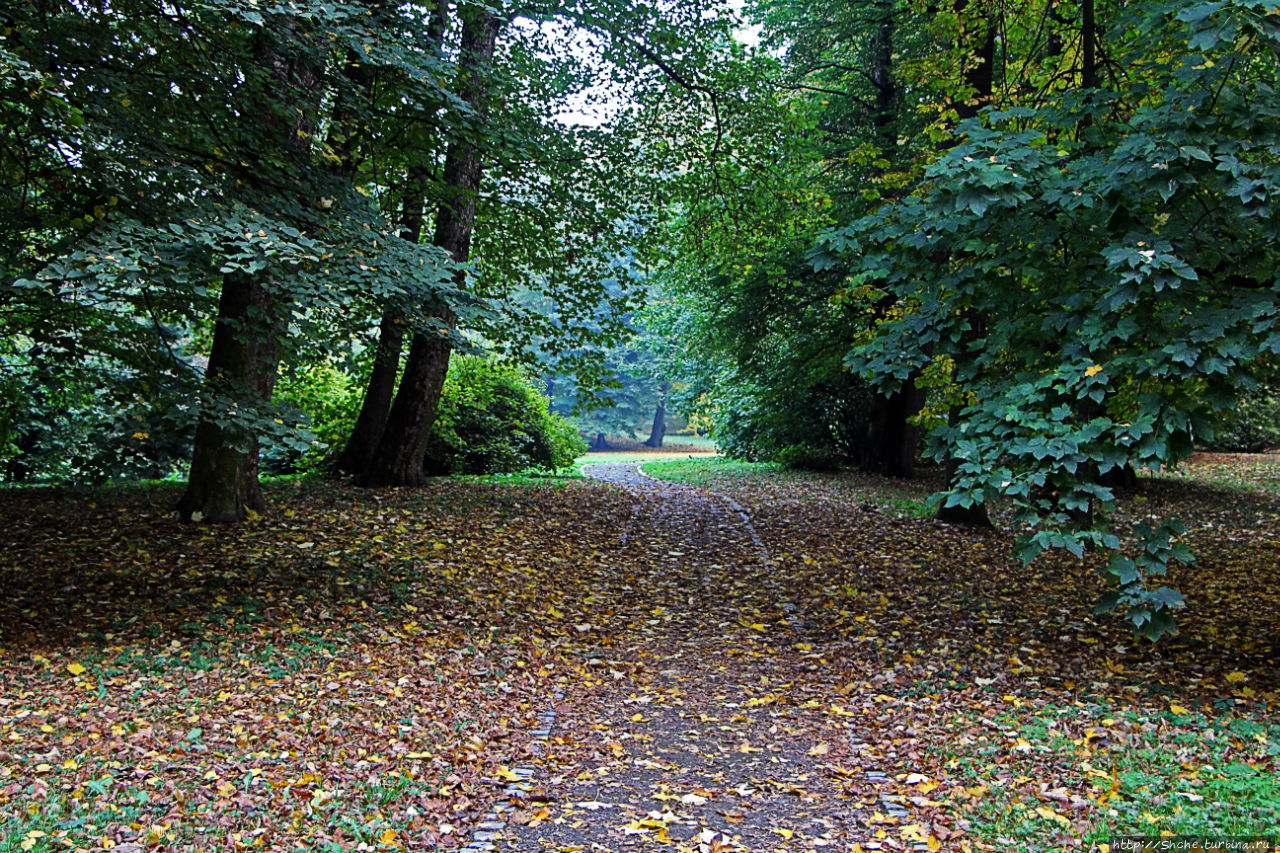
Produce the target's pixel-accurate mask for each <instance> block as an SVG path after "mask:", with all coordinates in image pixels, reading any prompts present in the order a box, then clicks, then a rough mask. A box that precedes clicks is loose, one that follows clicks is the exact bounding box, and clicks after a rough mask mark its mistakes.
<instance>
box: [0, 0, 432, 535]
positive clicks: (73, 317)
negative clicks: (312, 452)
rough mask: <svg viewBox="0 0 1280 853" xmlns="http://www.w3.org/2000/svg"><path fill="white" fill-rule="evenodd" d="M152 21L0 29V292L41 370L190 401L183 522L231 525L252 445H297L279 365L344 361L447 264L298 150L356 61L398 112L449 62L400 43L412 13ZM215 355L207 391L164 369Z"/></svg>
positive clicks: (250, 11)
mask: <svg viewBox="0 0 1280 853" xmlns="http://www.w3.org/2000/svg"><path fill="white" fill-rule="evenodd" d="M153 12H154V10H152V9H151V8H150V7H148V8H146V9H143V8H141V7H136V6H135V5H133V4H130V3H128V2H126V3H124V4H123V5H120V4H116V5H113V6H112V7H110V8H107V7H93V6H76V5H62V6H57V7H56V9H54V11H53V13H52V14H43V13H38V10H37V9H36V7H34V6H28V7H23V8H22V9H21V10H18V13H17V14H16V16H15V17H14V19H13V21H12V23H13V26H12V27H10V28H9V29H7V30H6V44H5V50H6V52H5V54H4V63H5V66H4V70H5V75H4V92H5V94H4V99H5V102H6V103H12V104H14V105H19V106H18V108H17V109H16V110H15V111H14V119H13V121H11V122H7V123H6V124H5V125H4V133H5V134H6V136H7V138H8V139H9V140H13V141H15V142H16V143H17V144H16V145H15V146H14V147H12V148H10V147H8V146H5V150H6V155H5V156H6V158H7V159H6V163H5V165H6V168H11V169H12V170H15V171H14V173H15V174H17V175H18V176H19V177H20V180H19V188H20V191H19V193H18V195H17V200H18V203H17V204H16V205H15V206H14V208H12V209H11V211H10V215H8V216H7V217H6V218H5V219H4V221H3V234H4V237H3V239H4V241H5V244H6V245H7V246H10V247H21V248H15V249H14V251H13V252H12V253H7V254H6V258H5V263H6V268H5V278H4V280H3V281H2V282H0V285H2V286H3V288H4V294H3V295H4V298H5V302H6V304H7V305H9V306H11V307H14V308H15V310H14V311H13V312H12V313H10V314H9V315H8V316H7V319H12V320H14V321H15V325H14V326H13V327H11V328H17V329H19V330H20V334H19V337H18V341H19V342H20V346H23V347H26V348H28V349H29V348H30V347H31V346H35V347H39V346H40V344H39V341H38V338H40V337H44V336H47V337H48V338H49V339H50V340H51V341H53V340H56V341H57V342H58V343H57V347H56V350H55V351H53V352H50V353H49V355H50V357H53V358H60V359H65V360H66V361H67V363H68V364H76V363H77V362H79V363H81V364H84V363H86V362H87V363H89V364H92V363H94V362H95V361H99V360H100V361H101V362H102V363H105V364H113V365H122V366H124V367H125V368H126V370H125V371H124V372H125V373H128V374H132V375H133V377H134V378H135V380H145V383H146V385H150V386H152V388H159V389H162V390H163V392H164V393H163V395H161V393H159V392H156V391H153V392H152V394H154V395H155V396H154V397H152V398H149V399H147V400H145V401H142V402H145V403H149V404H156V408H157V409H159V406H158V404H159V403H160V402H161V400H160V399H158V398H160V397H161V396H163V397H164V398H165V399H168V398H176V399H178V400H179V401H182V402H181V407H184V408H185V412H186V421H187V423H188V424H190V425H191V426H194V424H195V422H197V421H198V422H199V423H200V426H199V428H198V429H197V451H196V454H195V456H196V459H195V464H194V465H193V469H192V472H193V476H192V479H191V483H190V488H189V490H188V494H187V496H186V498H185V499H184V501H183V511H184V514H185V515H187V517H193V518H197V517H198V518H204V519H220V520H221V519H235V518H238V517H241V516H242V515H243V513H244V511H245V510H246V509H248V508H251V507H252V506H253V505H254V504H256V503H257V502H258V500H259V498H258V495H257V486H256V464H255V461H254V460H255V450H254V446H255V443H256V442H257V441H258V440H259V439H260V438H262V437H263V436H266V437H268V438H270V439H272V440H284V441H290V442H294V443H296V444H299V445H303V444H305V438H304V436H302V435H300V434H299V433H298V432H297V431H296V430H295V429H294V428H293V425H291V424H287V423H284V422H283V419H281V418H279V417H278V413H277V412H276V411H275V410H274V408H273V407H272V406H270V405H269V402H268V401H269V397H270V391H271V385H272V384H273V382H274V378H275V372H276V364H277V361H278V359H279V358H282V357H292V355H293V354H294V353H296V352H298V351H300V350H301V349H302V348H304V347H311V348H313V349H318V348H324V347H326V346H331V345H333V344H335V343H336V344H338V345H341V344H342V343H343V342H344V340H345V339H346V335H348V334H349V329H350V328H351V326H352V325H355V324H358V323H359V322H360V319H361V318H362V317H363V316H364V315H365V314H366V312H367V311H369V310H370V309H371V308H372V307H373V306H374V305H377V304H379V303H380V302H382V301H385V300H386V299H388V298H391V297H392V296H395V295H398V296H399V297H400V298H404V297H405V296H408V295H412V296H413V298H414V300H415V301H418V302H420V301H422V300H423V299H425V298H426V297H427V296H428V295H429V294H432V293H440V292H442V291H446V290H447V289H448V287H449V282H448V275H449V273H450V270H449V269H448V268H447V266H446V264H444V263H442V261H441V259H440V257H439V255H438V254H437V253H436V252H434V251H432V250H424V249H423V248H422V247H419V246H416V245H413V244H410V243H408V242H407V241H404V240H403V239H401V238H400V237H398V236H397V235H396V234H395V233H394V231H393V229H392V228H391V227H390V226H389V225H388V224H387V222H386V221H385V220H384V219H383V218H382V216H381V214H380V212H379V211H378V210H377V209H376V208H374V207H373V206H372V205H371V204H370V202H369V199H368V197H367V196H365V195H364V194H362V193H360V192H357V191H356V190H357V189H358V187H356V186H355V185H354V183H353V180H352V178H351V176H349V175H347V174H345V173H343V171H342V170H333V169H330V168H327V167H326V166H325V164H326V163H332V162H333V161H334V160H339V161H340V160H342V159H343V155H342V154H341V153H335V150H334V149H333V148H331V146H330V145H329V144H328V143H323V144H322V143H321V142H320V141H319V140H317V139H316V134H314V133H313V132H312V129H313V128H314V127H319V126H322V125H323V124H324V122H323V121H317V120H316V116H317V114H318V112H319V111H322V109H323V107H324V105H325V104H327V103H331V101H329V100H326V99H325V98H324V97H323V95H324V93H325V92H326V91H332V89H333V88H334V87H337V88H341V86H342V85H343V84H342V83H341V82H337V83H335V81H339V80H340V79H341V76H340V75H337V74H336V73H335V72H336V71H337V70H338V69H340V68H342V66H343V60H344V58H345V57H349V56H350V55H351V54H352V53H353V52H354V53H356V54H357V55H360V56H362V57H365V58H366V59H365V61H366V62H367V63H369V64H372V65H377V66H378V67H379V68H381V69H383V71H384V72H385V74H386V76H388V77H390V78H394V79H395V80H396V81H397V83H398V94H397V97H398V98H400V99H401V100H402V101H406V100H407V101H410V102H413V101H423V100H426V99H427V95H428V94H430V95H431V96H433V97H438V93H439V91H440V89H439V83H440V80H441V75H440V66H441V63H440V59H439V57H436V56H433V55H428V54H425V53H423V52H421V51H417V50H415V49H414V46H413V42H412V41H411V40H409V39H408V36H410V35H411V34H412V31H413V27H414V23H415V22H414V21H413V20H412V18H413V17H414V13H411V12H406V13H405V14H403V15H401V16H398V17H393V18H392V19H391V20H390V21H388V20H384V19H380V18H375V17H374V16H372V15H366V14H365V13H364V12H365V10H364V9H362V8H359V7H354V6H344V7H341V8H338V7H334V6H332V5H331V4H301V5H296V6H294V7H291V9H290V10H289V11H288V12H284V11H280V12H278V13H270V14H268V13H264V12H262V11H259V10H258V9H256V8H253V7H248V6H241V5H234V6H231V7H228V6H226V5H224V4H221V3H206V2H195V3H191V4H186V5H183V6H180V7H173V8H172V9H168V10H167V11H166V12H165V14H160V15H156V14H153ZM211 58H216V60H214V59H211ZM283 84H288V85H283ZM357 88H358V87H357ZM334 102H339V103H343V104H347V103H350V102H349V101H346V100H343V99H341V98H339V99H335V101H334ZM365 106H367V105H362V109H364V107H365ZM6 115H8V114H6ZM55 117H56V118H57V120H56V121H50V119H51V118H55ZM340 123H345V119H343V120H342V122H340ZM331 141H332V142H334V144H338V142H339V141H338V140H337V139H333V140H331ZM42 149H44V150H51V151H56V152H60V154H59V156H58V157H57V158H54V160H52V161H49V160H48V155H47V154H42V153H40V152H41V150H42ZM338 149H339V150H340V149H341V145H339V146H338ZM10 152H12V153H10ZM64 192H67V193H70V195H69V196H63V193H64ZM73 197H74V198H76V199H79V201H77V202H74V203H73V202H72V198H73ZM86 206H87V207H86ZM344 330H345V331H344ZM33 335H34V337H32V336H33ZM24 338H25V339H26V340H27V341H30V344H27V343H22V342H23V340H24ZM209 343H211V344H212V349H211V351H210V356H209V361H208V363H207V364H208V367H207V369H206V370H203V371H202V370H201V369H200V368H201V367H202V366H203V365H202V363H201V362H202V359H200V358H198V357H192V358H183V357H179V356H178V353H180V352H183V351H185V350H187V349H189V348H191V347H192V346H201V345H205V344H209ZM157 353H158V354H159V355H160V356H161V357H160V358H156V356H155V354H157ZM86 356H88V357H86ZM82 372H83V371H82ZM191 400H199V406H198V407H194V406H192V405H191V404H190V401H191ZM140 427H142V428H140V429H139V430H138V431H137V433H136V435H147V434H148V433H149V431H150V430H149V428H148V424H147V422H146V419H145V418H144V420H143V422H142V423H141V424H140Z"/></svg>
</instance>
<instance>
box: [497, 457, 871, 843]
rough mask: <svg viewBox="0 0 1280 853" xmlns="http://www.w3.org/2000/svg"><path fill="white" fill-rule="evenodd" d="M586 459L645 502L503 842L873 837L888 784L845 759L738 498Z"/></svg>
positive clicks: (603, 580)
mask: <svg viewBox="0 0 1280 853" xmlns="http://www.w3.org/2000/svg"><path fill="white" fill-rule="evenodd" d="M587 473H588V474H589V475H590V476H594V477H597V478H600V479H605V480H609V481H612V482H615V483H617V484H619V485H620V486H621V487H622V488H625V489H626V490H627V491H628V492H629V493H630V495H631V497H632V500H633V502H634V504H633V507H632V509H631V515H630V518H629V519H628V520H627V523H626V524H625V525H624V529H622V530H620V531H619V533H618V541H617V542H615V543H613V550H614V552H613V554H612V559H609V560H606V561H603V562H602V563H601V567H600V569H601V570H600V571H599V574H598V577H597V578H595V585H596V588H597V598H598V602H597V612H598V615H596V616H593V617H591V621H590V622H585V623H580V624H577V625H575V626H574V628H575V632H577V633H578V634H579V636H580V639H579V640H578V641H577V642H576V646H577V650H578V651H579V652H580V653H581V655H582V659H583V668H584V672H585V673H586V677H585V678H584V679H583V680H582V681H581V682H580V683H579V684H577V685H574V686H572V687H571V688H570V691H569V695H568V696H567V698H566V700H565V702H564V703H563V704H562V705H561V709H560V711H561V713H560V714H559V715H558V721H557V725H556V727H555V730H554V732H553V734H552V737H551V739H550V744H549V747H550V748H549V750H548V753H547V756H546V759H545V761H544V764H543V767H541V768H540V769H539V777H538V782H539V784H538V785H537V786H536V787H535V788H534V790H533V791H532V792H531V797H530V804H529V806H528V807H527V808H524V809H522V810H520V811H518V812H516V813H515V818H514V820H513V821H512V823H511V825H510V826H509V827H508V828H507V829H506V830H505V831H504V832H502V833H500V835H499V837H498V838H496V839H494V843H495V844H496V845H497V846H498V849H500V850H528V851H533V850H554V851H578V850H582V851H593V850H629V849H652V848H654V847H655V843H656V845H657V847H658V848H665V849H684V850H705V851H716V850H774V849H794V850H805V849H818V848H822V847H827V846H831V849H836V850H847V849H849V848H850V846H851V842H853V841H854V840H856V839H863V838H867V837H868V834H867V833H866V832H865V830H864V828H863V825H860V823H859V821H858V820H856V817H857V816H858V813H859V812H860V811H864V812H865V810H864V809H863V808H862V806H861V805H860V803H859V802H858V800H859V799H862V800H870V801H873V802H874V801H875V797H874V791H875V788H876V786H877V783H876V782H875V781H874V778H873V777H872V778H869V777H868V776H867V775H866V774H865V773H863V772H861V771H859V770H853V769H851V768H849V767H846V766H843V765H842V764H841V762H842V761H843V760H845V759H846V758H847V757H848V756H849V754H850V753H851V752H852V747H851V743H850V734H849V731H848V730H847V729H846V726H845V722H846V719H845V718H843V717H842V715H841V714H840V713H839V711H840V708H841V705H840V702H841V698H842V697H840V696H839V695H838V694H836V693H833V692H830V691H829V690H828V689H827V688H826V687H825V686H824V685H822V684H821V683H820V680H818V679H814V678H809V677H806V676H807V672H806V671H809V672H808V674H809V675H811V674H812V671H814V670H815V669H816V667H815V666H814V665H813V664H811V663H809V662H808V661H807V660H806V659H805V657H804V652H803V649H804V647H805V644H804V643H802V642H801V641H800V638H799V637H798V636H796V635H795V634H794V631H793V629H792V625H791V622H790V620H789V618H788V614H787V613H786V612H785V609H784V606H783V605H784V602H785V595H783V594H782V593H781V589H780V585H779V583H778V579H777V578H776V577H774V576H773V572H775V571H776V570H775V568H774V567H773V565H772V564H771V562H770V561H769V560H768V558H767V554H765V553H762V550H761V545H760V542H759V539H758V538H757V537H755V536H754V532H753V531H752V530H751V528H750V527H749V524H748V523H747V522H746V521H744V519H743V518H742V517H741V516H740V514H739V511H738V510H737V509H736V508H735V507H734V506H733V505H732V504H731V502H728V501H726V500H725V499H723V498H719V497H716V496H712V495H710V494H708V493H706V492H704V491H701V490H697V489H693V488H690V487H681V486H673V485H670V484H660V483H658V482H657V481H654V480H651V479H648V478H645V477H643V475H638V474H637V473H636V472H635V470H634V466H631V465H612V466H604V465H601V466H593V469H588V472H587ZM849 716H853V715H852V714H851V713H850V714H849ZM851 796H854V797H855V799H854V800H853V801H851V799H850V797H851ZM861 816H862V817H863V818H865V817H866V816H867V815H866V813H863V814H862V815H861Z"/></svg>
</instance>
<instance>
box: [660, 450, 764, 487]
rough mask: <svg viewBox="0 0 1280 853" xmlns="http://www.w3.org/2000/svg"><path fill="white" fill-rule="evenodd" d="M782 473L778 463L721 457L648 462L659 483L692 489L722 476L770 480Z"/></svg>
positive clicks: (709, 483) (706, 484)
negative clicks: (664, 481) (686, 485)
mask: <svg viewBox="0 0 1280 853" xmlns="http://www.w3.org/2000/svg"><path fill="white" fill-rule="evenodd" d="M781 470H783V469H782V466H781V465H779V464H778V463H776V462H742V461H740V460H737V459H726V458H724V457H721V456H714V457H706V458H702V459H657V460H653V461H650V462H646V463H645V466H644V471H645V473H646V474H649V475H651V476H654V477H657V478H658V479H660V480H671V481H672V482H676V483H687V484H689V485H691V486H708V485H711V484H713V483H714V482H715V481H716V480H717V479H720V478H723V477H732V478H755V477H768V476H772V475H774V474H777V473H778V472H779V471H781Z"/></svg>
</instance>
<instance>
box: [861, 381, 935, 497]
mask: <svg viewBox="0 0 1280 853" xmlns="http://www.w3.org/2000/svg"><path fill="white" fill-rule="evenodd" d="M923 403H924V392H922V391H919V390H917V389H916V388H915V386H913V385H909V384H908V385H904V387H903V389H902V390H901V391H898V392H896V393H893V394H889V395H887V396H877V397H876V399H875V402H874V403H873V406H872V412H871V430H870V435H869V437H868V441H867V446H866V448H865V449H864V450H863V452H862V453H861V454H860V455H861V464H860V465H859V467H860V468H861V469H862V470H863V471H868V472H871V473H875V474H886V475H888V476H890V477H901V478H903V479H910V478H912V477H914V476H915V473H916V446H917V445H918V444H919V441H920V430H919V428H918V427H916V426H913V425H912V424H910V423H908V420H909V419H910V418H911V417H912V416H914V415H915V414H916V413H917V412H919V411H920V406H921V405H923Z"/></svg>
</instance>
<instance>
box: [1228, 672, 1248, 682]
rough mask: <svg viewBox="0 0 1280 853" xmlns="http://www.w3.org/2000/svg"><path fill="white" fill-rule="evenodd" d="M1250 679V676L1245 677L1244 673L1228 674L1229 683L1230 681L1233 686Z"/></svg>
mask: <svg viewBox="0 0 1280 853" xmlns="http://www.w3.org/2000/svg"><path fill="white" fill-rule="evenodd" d="M1248 677H1249V676H1247V675H1245V674H1244V673H1243V672H1228V673H1227V681H1230V682H1231V683H1232V684H1236V683H1238V682H1241V681H1245V680H1246V679H1248Z"/></svg>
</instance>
